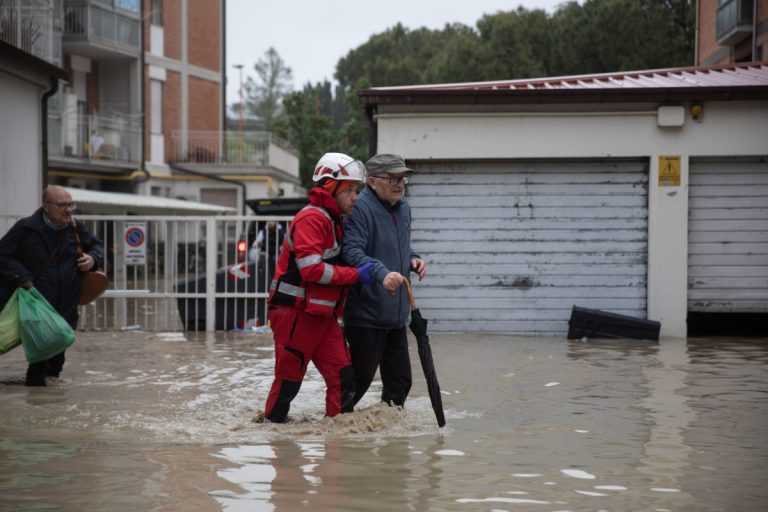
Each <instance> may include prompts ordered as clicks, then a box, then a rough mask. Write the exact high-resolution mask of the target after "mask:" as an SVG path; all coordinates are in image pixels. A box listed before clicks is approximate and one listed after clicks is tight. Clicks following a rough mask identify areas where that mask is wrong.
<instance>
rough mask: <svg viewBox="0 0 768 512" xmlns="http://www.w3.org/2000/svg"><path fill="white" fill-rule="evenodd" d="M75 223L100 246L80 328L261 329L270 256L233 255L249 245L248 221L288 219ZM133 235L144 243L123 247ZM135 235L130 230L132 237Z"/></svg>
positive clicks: (270, 249)
mask: <svg viewBox="0 0 768 512" xmlns="http://www.w3.org/2000/svg"><path fill="white" fill-rule="evenodd" d="M78 219H80V220H83V221H85V222H86V224H87V225H88V226H89V229H91V230H92V232H94V233H95V234H97V235H98V236H99V238H101V239H102V240H103V241H104V246H105V253H106V258H105V259H106V261H105V265H104V270H105V271H106V272H107V274H108V275H109V276H110V279H111V285H110V287H109V289H108V290H107V292H106V293H105V294H104V295H103V296H102V297H101V298H99V299H97V300H96V301H94V302H93V303H92V304H90V305H87V306H82V307H81V310H80V313H81V314H80V326H79V327H80V329H86V330H101V329H110V330H111V329H143V330H148V331H165V330H196V331H202V330H206V331H215V330H233V329H243V328H249V327H254V326H259V325H264V323H265V322H266V299H267V297H268V295H269V282H270V281H271V278H272V274H273V273H274V268H275V260H276V254H275V250H274V247H275V246H274V245H273V244H267V247H266V250H265V251H264V252H262V253H260V254H259V253H258V252H256V254H252V255H251V256H252V257H253V259H251V260H245V261H244V260H242V259H241V258H240V257H239V253H238V251H237V245H238V241H239V240H241V239H243V240H245V241H246V245H248V246H250V245H251V243H252V242H253V238H255V235H254V233H255V230H250V231H251V235H247V233H248V232H249V229H248V226H249V224H250V223H252V222H260V223H264V222H266V221H267V220H277V221H279V222H281V223H284V225H287V223H288V222H289V221H290V219H291V217H288V216H279V217H274V216H270V217H255V216H237V217H235V216H226V217H180V216H174V217H161V216H100V215H99V216H91V215H83V216H79V217H78ZM136 229H138V230H139V231H140V232H141V233H142V234H143V235H144V238H143V239H144V242H143V243H142V244H141V245H140V246H139V248H140V249H141V250H139V249H137V247H136V246H134V245H131V243H129V241H128V240H129V239H131V237H130V236H128V233H129V231H130V230H136ZM134 232H135V231H134Z"/></svg>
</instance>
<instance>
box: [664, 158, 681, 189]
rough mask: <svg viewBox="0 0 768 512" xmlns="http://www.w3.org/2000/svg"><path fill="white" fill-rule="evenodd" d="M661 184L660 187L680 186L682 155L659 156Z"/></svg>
mask: <svg viewBox="0 0 768 512" xmlns="http://www.w3.org/2000/svg"><path fill="white" fill-rule="evenodd" d="M659 186H660V187H679V186H680V157H679V156H660V157H659Z"/></svg>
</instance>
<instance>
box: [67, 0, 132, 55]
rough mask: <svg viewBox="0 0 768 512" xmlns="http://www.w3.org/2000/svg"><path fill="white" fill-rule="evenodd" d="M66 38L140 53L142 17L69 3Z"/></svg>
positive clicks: (88, 5)
mask: <svg viewBox="0 0 768 512" xmlns="http://www.w3.org/2000/svg"><path fill="white" fill-rule="evenodd" d="M64 37H65V39H66V40H76V39H85V40H87V41H94V42H97V43H101V44H103V45H107V46H110V47H113V48H116V49H120V50H125V51H128V52H130V53H136V52H138V51H139V49H140V46H141V39H140V38H141V25H140V23H139V20H138V18H133V17H130V16H126V15H124V14H121V13H118V12H114V11H111V10H109V9H105V8H103V7H101V6H98V5H90V4H69V3H67V4H66V5H65V7H64Z"/></svg>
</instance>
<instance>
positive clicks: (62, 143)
mask: <svg viewBox="0 0 768 512" xmlns="http://www.w3.org/2000/svg"><path fill="white" fill-rule="evenodd" d="M140 153H141V122H140V116H129V115H118V114H114V115H108V116H107V115H90V116H80V115H75V114H67V113H66V112H64V113H60V114H52V115H50V116H49V117H48V154H49V156H51V157H54V158H55V157H71V158H80V159H87V160H90V161H111V162H129V163H137V162H139V161H140V160H141V154H140Z"/></svg>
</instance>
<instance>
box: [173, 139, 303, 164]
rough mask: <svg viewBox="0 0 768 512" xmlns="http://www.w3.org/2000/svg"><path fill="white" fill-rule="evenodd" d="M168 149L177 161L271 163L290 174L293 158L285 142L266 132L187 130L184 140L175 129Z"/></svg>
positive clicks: (294, 156) (294, 155)
mask: <svg viewBox="0 0 768 512" xmlns="http://www.w3.org/2000/svg"><path fill="white" fill-rule="evenodd" d="M171 151H172V155H171V160H172V161H174V162H177V163H190V164H213V165H232V166H256V167H261V166H272V167H276V168H278V169H283V170H285V171H286V172H291V173H292V170H291V169H290V168H291V167H292V165H291V160H293V159H296V154H295V152H294V151H293V149H291V147H290V145H289V144H288V143H286V142H284V141H282V140H280V139H279V138H277V137H275V136H274V135H272V134H270V133H268V132H243V133H240V132H217V131H190V132H187V137H186V139H184V137H183V134H182V132H180V131H174V132H172V133H171ZM297 161H298V160H297ZM286 162H288V163H287V165H286ZM286 167H288V168H286ZM297 172H298V171H297Z"/></svg>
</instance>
